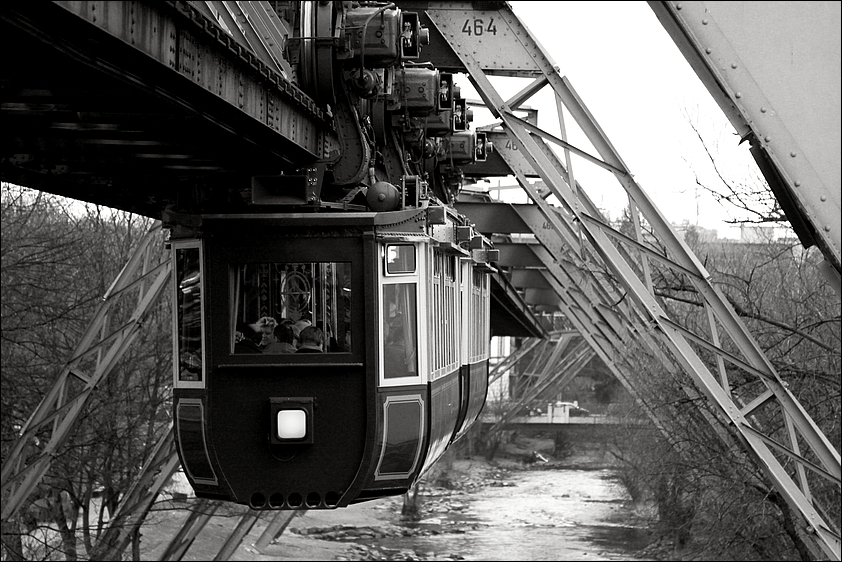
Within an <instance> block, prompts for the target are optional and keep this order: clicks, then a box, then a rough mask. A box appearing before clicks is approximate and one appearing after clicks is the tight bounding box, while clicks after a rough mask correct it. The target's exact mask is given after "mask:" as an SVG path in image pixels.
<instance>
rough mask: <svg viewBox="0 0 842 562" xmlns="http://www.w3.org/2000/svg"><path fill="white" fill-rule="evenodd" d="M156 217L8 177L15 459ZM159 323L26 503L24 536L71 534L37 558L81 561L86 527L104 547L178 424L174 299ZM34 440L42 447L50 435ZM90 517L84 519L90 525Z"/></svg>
mask: <svg viewBox="0 0 842 562" xmlns="http://www.w3.org/2000/svg"><path fill="white" fill-rule="evenodd" d="M150 224H151V220H149V219H146V218H143V217H138V216H135V215H131V214H129V213H123V212H116V211H112V210H110V209H105V208H102V207H97V206H92V205H81V204H78V203H73V202H70V201H68V200H64V199H62V198H58V197H54V196H49V195H46V194H44V193H39V192H33V191H30V190H27V189H24V188H19V187H16V186H11V185H6V184H4V185H3V190H2V228H3V231H2V234H3V236H2V245H1V246H2V249H0V252H2V296H3V298H2V330H0V336H1V337H0V341H1V342H2V358H0V361H1V362H2V363H0V364H2V386H3V388H2V390H3V392H2V401H3V411H2V436H3V441H2V448H3V456H4V460H5V458H6V455H7V454H8V451H9V450H10V448H11V446H12V445H13V444H14V441H15V439H16V438H17V433H18V431H19V430H20V428H21V426H22V425H23V424H24V423H25V421H26V419H27V417H28V416H29V414H30V412H31V411H32V410H33V409H34V408H35V406H36V405H37V404H38V403H39V401H40V400H41V398H42V396H43V395H44V393H45V392H46V390H47V389H48V388H49V387H50V386H51V385H52V384H53V382H54V380H55V379H56V376H57V375H58V372H59V370H60V369H61V368H62V366H63V365H64V364H65V362H66V361H67V360H68V359H69V358H70V357H69V355H70V353H71V351H72V350H73V348H74V346H75V344H76V343H77V342H78V340H79V338H80V336H81V334H82V332H83V331H84V330H85V328H86V326H87V324H88V322H89V319H90V318H91V316H92V314H93V311H94V310H95V309H96V306H97V305H98V303H99V302H100V299H101V297H102V295H103V294H105V292H106V290H107V289H108V287H109V286H110V284H111V282H112V281H113V279H114V278H115V276H116V275H117V273H118V272H119V271H120V269H121V268H122V267H123V265H124V264H125V262H126V260H127V258H128V256H129V255H130V252H131V251H132V249H133V246H134V245H135V244H136V243H137V241H138V240H139V239H140V237H141V236H142V235H143V234H144V233H145V232H146V230H148V227H149V225H150ZM161 251H163V247H162V248H161ZM129 313H131V310H130V307H129V306H126V305H122V306H118V307H116V308H115V309H114V310H113V311H112V313H111V320H112V322H113V323H116V324H119V323H120V322H121V321H122V320H123V319H124V318H125V317H126V315H128V314H129ZM147 326H148V329H146V330H144V331H142V332H141V334H140V336H139V337H138V339H137V340H136V342H135V343H134V344H133V347H131V348H130V349H129V350H128V352H127V353H126V355H125V356H124V357H123V359H122V361H121V362H120V363H119V364H118V365H117V367H116V368H115V369H114V371H113V373H112V374H111V376H110V377H109V378H106V379H105V380H104V381H103V382H102V384H101V385H100V386H99V387H98V388H97V392H96V393H95V395H94V397H93V398H92V399H91V401H90V403H89V405H88V408H87V409H86V411H85V412H84V414H83V417H82V418H81V419H80V420H79V421H78V422H77V424H76V426H75V428H74V429H75V432H74V434H73V435H72V436H71V438H70V439H69V440H68V442H67V443H66V445H65V446H64V447H63V448H62V450H61V451H60V452H59V456H58V457H57V458H55V459H54V461H53V463H52V465H51V469H50V470H49V471H48V473H47V474H46V475H45V477H44V479H43V481H42V482H41V485H40V486H39V488H38V490H37V491H36V492H35V493H34V494H33V495H32V497H31V498H30V504H29V506H28V507H26V508H24V509H22V510H21V514H20V518H19V521H18V523H19V524H20V527H21V530H22V531H23V532H27V531H31V530H32V529H34V528H41V529H48V530H49V529H52V531H48V534H49V533H51V532H52V533H55V532H57V533H58V534H59V535H60V536H61V539H62V545H61V546H60V547H49V548H46V549H45V550H44V551H43V552H42V553H38V554H37V555H36V556H37V557H45V558H48V557H50V556H51V555H52V553H51V552H50V548H58V549H59V550H60V551H61V552H62V553H63V555H64V557H65V558H66V559H68V560H74V559H76V557H77V556H78V555H77V546H76V545H77V532H78V531H79V530H81V532H82V544H83V545H84V546H85V549H86V551H87V552H88V553H90V552H91V551H92V548H93V547H94V545H95V543H96V540H97V537H98V535H99V533H100V532H101V530H102V526H103V525H104V524H105V522H106V521H107V519H108V517H109V516H110V513H109V511H110V510H113V509H114V507H116V504H117V502H118V501H119V499H120V497H121V494H122V492H123V491H124V490H125V489H126V488H127V487H128V485H129V484H130V483H131V482H132V481H133V480H134V479H135V477H136V476H137V474H136V473H137V470H138V469H139V467H140V466H142V464H143V461H144V459H145V457H146V456H147V454H148V452H149V449H150V448H151V447H152V446H153V445H154V443H155V442H156V441H157V439H158V436H159V432H160V431H162V430H164V429H165V428H166V426H167V421H168V419H167V409H166V405H167V402H168V397H169V388H168V384H169V380H170V374H169V373H170V369H171V358H170V355H171V349H170V348H171V339H170V321H169V308H168V306H167V303H166V302H162V303H160V304H159V306H158V308H157V309H156V310H155V311H154V312H153V313H152V314H151V315H150V317H149V319H148V321H147ZM108 329H109V328H106V329H105V330H104V332H105V333H103V337H107V335H108V334H107V332H108ZM69 384H70V385H73V384H80V383H78V381H75V380H73V381H71V382H69ZM73 390H74V389H73V388H69V389H68V391H69V392H72V391H73ZM32 445H33V446H34V447H36V448H37V447H39V445H40V443H38V442H36V443H33V444H32ZM99 495H102V496H103V499H102V502H101V509H100V512H99V513H98V514H97V515H96V516H92V514H91V513H90V510H91V506H92V505H95V503H94V502H93V501H92V499H93V498H94V497H95V496H99ZM97 501H98V500H97ZM80 513H81V514H83V515H84V516H83V517H82V518H81V526H80V519H79V515H80ZM7 530H8V529H4V545H5V546H6V548H7V551H14V552H16V553H18V554H24V553H22V552H21V550H22V548H21V545H20V541H19V540H18V541H15V540H14V539H9V535H7V534H6V531H7ZM18 536H20V535H18ZM10 540H11V541H12V542H11V543H10V542H9V541H10Z"/></svg>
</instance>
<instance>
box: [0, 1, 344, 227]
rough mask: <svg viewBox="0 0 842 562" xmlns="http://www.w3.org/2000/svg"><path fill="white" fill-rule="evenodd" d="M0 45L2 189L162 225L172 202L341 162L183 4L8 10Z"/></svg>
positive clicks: (322, 135)
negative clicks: (43, 194)
mask: <svg viewBox="0 0 842 562" xmlns="http://www.w3.org/2000/svg"><path fill="white" fill-rule="evenodd" d="M196 4H202V3H196ZM239 4H247V3H239ZM202 5H203V4H202ZM252 21H254V18H252ZM0 35H2V36H3V40H4V46H5V47H6V48H7V51H8V52H14V53H15V56H14V57H11V58H9V60H8V61H6V63H5V64H4V68H3V99H2V114H3V125H4V127H3V129H4V131H3V133H4V134H3V153H2V168H1V169H2V179H3V180H4V181H9V182H13V183H16V184H19V185H24V186H27V187H31V188H34V189H44V190H47V191H50V192H52V193H56V194H60V195H64V196H68V197H73V198H76V199H80V200H84V201H91V202H95V203H97V204H104V205H108V206H111V207H114V208H118V209H123V210H127V211H130V212H135V213H139V214H143V215H146V216H149V217H152V218H161V211H163V210H164V208H165V207H166V206H167V205H168V204H172V203H175V202H176V201H178V199H179V190H182V191H183V190H188V191H189V190H191V189H197V188H204V187H205V186H206V185H208V186H210V187H212V188H213V189H216V190H221V191H222V192H223V193H224V192H225V190H227V189H228V188H232V189H242V188H244V187H248V186H250V182H251V177H252V176H259V175H278V174H281V173H284V172H289V171H292V170H298V169H300V168H302V167H307V166H312V165H315V164H316V162H317V161H319V160H322V159H324V158H326V157H328V156H329V155H330V154H332V153H338V151H339V150H340V149H341V147H340V145H339V141H338V138H337V137H336V134H335V133H334V132H333V131H332V122H333V121H332V116H331V115H330V114H329V112H328V111H327V109H326V108H324V109H323V108H322V107H320V106H318V105H317V104H316V103H315V102H314V101H313V100H312V99H311V98H310V97H308V96H307V95H306V94H304V92H303V91H302V90H300V89H299V88H298V87H297V86H296V85H295V84H293V83H292V82H291V81H290V80H289V79H287V78H285V77H284V76H283V74H282V73H281V71H279V70H277V68H276V67H273V66H271V65H270V64H267V63H264V62H263V60H261V58H260V56H259V55H258V54H255V53H254V52H252V51H251V49H250V47H249V45H248V44H244V43H240V42H238V40H237V39H236V38H234V37H232V36H231V35H229V34H227V33H226V32H225V30H224V29H223V28H222V27H221V26H220V25H218V24H217V23H216V22H215V21H214V20H212V19H210V18H209V17H207V16H206V15H205V14H204V13H202V12H201V11H200V10H198V9H197V8H196V7H195V6H194V5H193V3H190V2H142V1H141V2H93V3H90V2H87V3H86V2H72V1H59V2H21V3H14V4H8V5H6V6H4V8H3V12H2V34H0ZM36 69H37V70H36ZM210 187H208V189H210ZM180 196H181V197H182V198H184V197H186V195H185V194H183V193H182V194H181V195H180ZM191 196H195V194H193V195H191Z"/></svg>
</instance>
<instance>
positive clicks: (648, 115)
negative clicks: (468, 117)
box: [460, 1, 756, 237]
mask: <svg viewBox="0 0 842 562" xmlns="http://www.w3.org/2000/svg"><path fill="white" fill-rule="evenodd" d="M511 5H512V8H513V9H514V12H515V13H516V14H517V15H518V17H520V18H521V20H522V21H523V22H524V23H525V24H526V26H527V27H528V28H529V30H530V31H531V33H532V36H533V37H534V38H536V39H537V40H538V41H539V42H540V43H541V45H543V47H544V49H545V50H546V51H547V52H548V53H549V54H550V56H551V58H552V59H553V61H554V62H555V64H557V65H558V66H559V69H560V72H561V74H562V75H564V76H567V77H568V78H569V79H570V81H571V83H572V85H573V87H574V89H575V90H576V91H577V92H578V94H579V96H580V97H581V99H582V100H583V101H584V103H585V105H586V106H587V107H588V108H589V109H590V111H591V113H592V114H593V115H594V117H595V118H596V120H597V121H598V123H599V124H600V126H601V127H602V129H603V131H605V133H606V135H607V136H608V138H609V140H610V141H611V143H612V144H613V145H614V147H615V148H616V150H617V152H618V153H619V154H620V157H621V158H622V159H623V161H624V162H625V163H626V166H628V168H629V170H630V171H631V172H632V174H633V175H634V177H635V179H636V180H637V182H638V183H639V184H640V185H641V186H642V187H643V188H644V190H646V192H647V193H648V194H649V195H650V197H652V198H653V199H654V201H655V203H656V205H657V206H658V207H659V208H660V209H661V211H662V212H663V213H664V214H665V215H666V217H667V219H669V220H670V221H672V222H674V223H681V222H682V221H685V220H686V221H689V222H690V223H691V224H698V225H699V226H703V227H705V228H713V229H716V230H717V231H718V232H719V235H720V237H724V236H729V237H736V236H738V231H734V230H733V229H730V230H729V227H728V226H727V225H725V224H724V222H723V220H724V219H728V218H733V217H729V216H728V214H727V213H726V212H725V211H723V210H722V209H721V208H720V207H719V206H718V205H717V204H716V203H715V201H714V200H713V198H712V197H711V196H709V195H708V194H706V193H704V192H703V191H702V190H698V189H696V186H695V175H694V172H695V173H698V174H699V175H700V176H701V177H703V178H707V179H709V178H710V174H711V169H710V164H709V162H708V161H707V157H706V156H705V155H704V153H703V151H702V149H701V145H700V143H699V141H698V139H697V138H696V136H695V134H694V133H693V131H692V130H691V128H690V126H689V124H688V121H687V118H686V117H685V115H684V114H685V113H686V112H690V113H691V114H693V115H695V116H696V117H697V119H698V123H699V126H700V128H701V130H702V131H703V134H704V135H705V137H706V138H709V139H710V140H711V142H717V143H718V148H719V151H720V157H721V159H722V162H723V163H725V164H726V166H727V168H728V170H729V172H730V174H732V175H734V176H735V177H747V176H748V175H750V173H751V170H753V169H755V168H756V167H755V165H754V161H753V159H752V158H751V156H750V154H749V151H748V146H747V143H746V144H744V145H743V146H738V142H739V139H738V138H737V136H736V133H735V132H734V130H733V128H732V127H731V125H730V123H728V121H727V119H726V118H725V116H724V115H723V114H722V112H721V111H720V109H719V107H718V106H717V105H716V103H715V102H714V101H713V99H712V98H711V96H710V94H709V93H708V92H707V90H706V89H705V87H704V86H703V85H702V83H701V82H700V81H699V79H698V78H697V77H696V75H695V73H694V72H693V70H692V69H691V68H690V66H689V65H688V64H687V62H686V60H685V59H684V57H683V56H682V55H681V53H680V52H679V51H678V48H677V47H676V46H675V45H674V44H673V42H672V40H671V39H670V37H669V35H668V34H667V33H666V31H664V29H663V27H662V26H661V24H660V23H659V21H658V19H657V18H656V17H655V14H654V13H653V12H652V10H651V9H650V8H649V6H648V4H647V3H646V2H592V1H591V2H526V1H513V2H511ZM522 80H523V79H502V80H501V79H497V82H495V85H496V86H497V88H498V91H500V93H501V94H502V95H503V97H504V98H505V97H508V96H510V95H513V94H514V93H516V92H517V91H519V90H520V89H521V88H522V87H523V86H525V85H526V84H527V83H528V81H522ZM507 81H508V82H517V85H516V86H511V87H510V88H509V86H508V85H507V84H506V83H505V82H507ZM460 85H462V87H463V96H465V97H471V92H470V88H467V90H469V91H467V92H466V91H465V90H466V88H465V85H463V84H460ZM468 86H469V85H468ZM504 89H505V90H506V91H505V92H504ZM526 105H529V106H531V107H533V108H538V110H539V125H540V126H541V127H542V128H544V129H546V130H547V131H548V132H554V131H557V130H558V126H557V124H556V120H557V118H556V112H555V103H554V101H553V98H552V91H551V90H550V88H549V87H545V88H544V89H543V90H542V91H541V92H539V94H538V95H536V96H535V97H533V98H532V99H531V100H530V101H529V102H527V103H526ZM477 118H478V121H482V117H481V115H477ZM565 122H566V126H567V128H568V133H569V134H570V141H571V142H572V143H573V144H574V145H576V146H580V147H581V148H583V149H585V150H587V151H588V152H590V153H592V154H594V155H597V154H596V152H595V151H594V150H593V149H592V147H590V145H589V144H587V141H586V140H585V139H584V138H583V137H581V136H579V137H578V138H577V137H576V136H575V135H574V133H573V132H571V130H570V129H571V125H572V123H573V122H572V120H571V119H569V116H568V117H567V118H566V121H565ZM474 124H475V125H476V124H482V123H481V122H480V123H477V122H475V123H474ZM574 158H575V157H574ZM573 167H574V174H575V175H576V178H577V180H578V181H579V182H580V183H582V185H583V186H584V187H585V189H586V190H587V191H588V193H589V195H590V196H591V198H592V199H593V200H594V202H595V203H596V204H597V205H599V206H600V207H603V208H604V209H605V210H606V211H607V212H608V214H609V215H610V217H611V218H612V219H614V218H618V217H619V214H620V212H621V209H622V207H623V206H625V202H626V199H625V195H624V192H622V191H621V190H620V188H619V184H618V183H617V182H616V180H614V179H613V176H611V175H610V174H608V173H607V172H605V171H603V170H601V169H599V168H597V167H596V166H594V165H593V164H590V163H588V162H587V161H585V160H582V159H578V158H577V159H574V161H573ZM711 181H712V180H711ZM524 201H525V199H524Z"/></svg>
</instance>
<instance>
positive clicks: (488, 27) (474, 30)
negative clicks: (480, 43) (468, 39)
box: [462, 18, 497, 35]
mask: <svg viewBox="0 0 842 562" xmlns="http://www.w3.org/2000/svg"><path fill="white" fill-rule="evenodd" d="M462 33H466V34H468V35H482V34H483V33H490V34H492V35H497V26H496V25H494V18H491V19H490V20H488V24H486V23H485V20H484V19H482V18H474V21H473V25H471V20H465V24H464V25H463V26H462Z"/></svg>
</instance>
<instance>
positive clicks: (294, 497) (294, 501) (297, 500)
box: [287, 494, 303, 507]
mask: <svg viewBox="0 0 842 562" xmlns="http://www.w3.org/2000/svg"><path fill="white" fill-rule="evenodd" d="M287 503H288V504H289V506H290V507H301V504H302V503H303V499H302V498H301V494H290V495H289V497H288V498H287Z"/></svg>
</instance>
